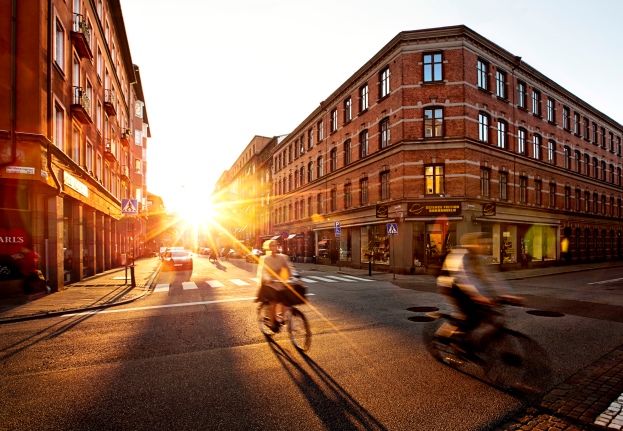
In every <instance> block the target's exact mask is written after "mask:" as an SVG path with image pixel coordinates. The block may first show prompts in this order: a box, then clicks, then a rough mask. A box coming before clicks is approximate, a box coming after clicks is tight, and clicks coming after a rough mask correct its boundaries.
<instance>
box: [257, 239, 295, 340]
mask: <svg viewBox="0 0 623 431" xmlns="http://www.w3.org/2000/svg"><path fill="white" fill-rule="evenodd" d="M267 243H268V244H267ZM263 248H264V250H267V249H268V251H267V252H266V255H265V256H261V257H260V260H259V264H258V267H257V276H258V278H259V279H260V290H259V292H258V295H257V296H258V300H261V299H266V300H268V301H269V303H270V326H271V329H276V328H277V325H278V324H281V323H283V322H282V321H280V320H279V317H280V315H281V314H282V313H281V312H280V311H281V309H282V307H283V295H284V289H287V287H286V286H284V285H283V282H286V281H288V280H290V279H291V278H292V276H293V275H294V268H293V267H292V266H291V265H290V261H289V260H288V258H287V257H286V256H285V255H283V254H280V253H279V243H278V242H277V241H275V240H269V241H265V242H264V245H263ZM278 306H280V307H279V308H280V310H279V311H278V310H277V307H278Z"/></svg>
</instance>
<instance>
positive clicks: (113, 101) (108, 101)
mask: <svg viewBox="0 0 623 431" xmlns="http://www.w3.org/2000/svg"><path fill="white" fill-rule="evenodd" d="M116 105H117V96H116V95H115V90H112V89H108V90H105V92H104V109H105V110H106V113H107V114H108V116H109V117H112V116H115V115H117V108H116V107H115V106H116Z"/></svg>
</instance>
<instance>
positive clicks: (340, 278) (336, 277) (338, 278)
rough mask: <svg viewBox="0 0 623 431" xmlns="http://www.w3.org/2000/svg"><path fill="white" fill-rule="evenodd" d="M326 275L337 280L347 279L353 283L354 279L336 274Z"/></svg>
mask: <svg viewBox="0 0 623 431" xmlns="http://www.w3.org/2000/svg"><path fill="white" fill-rule="evenodd" d="M327 277H329V278H331V279H334V280H338V281H348V282H349V283H354V282H355V280H352V279H350V278H346V277H338V276H337V275H327Z"/></svg>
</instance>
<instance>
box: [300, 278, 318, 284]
mask: <svg viewBox="0 0 623 431" xmlns="http://www.w3.org/2000/svg"><path fill="white" fill-rule="evenodd" d="M301 281H303V282H305V283H318V280H312V279H311V278H307V277H301Z"/></svg>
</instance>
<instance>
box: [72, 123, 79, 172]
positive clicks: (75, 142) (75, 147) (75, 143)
mask: <svg viewBox="0 0 623 431" xmlns="http://www.w3.org/2000/svg"><path fill="white" fill-rule="evenodd" d="M71 141H72V142H71V158H72V160H73V161H74V162H76V164H77V165H79V164H80V130H78V128H77V127H73V129H72V139H71Z"/></svg>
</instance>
